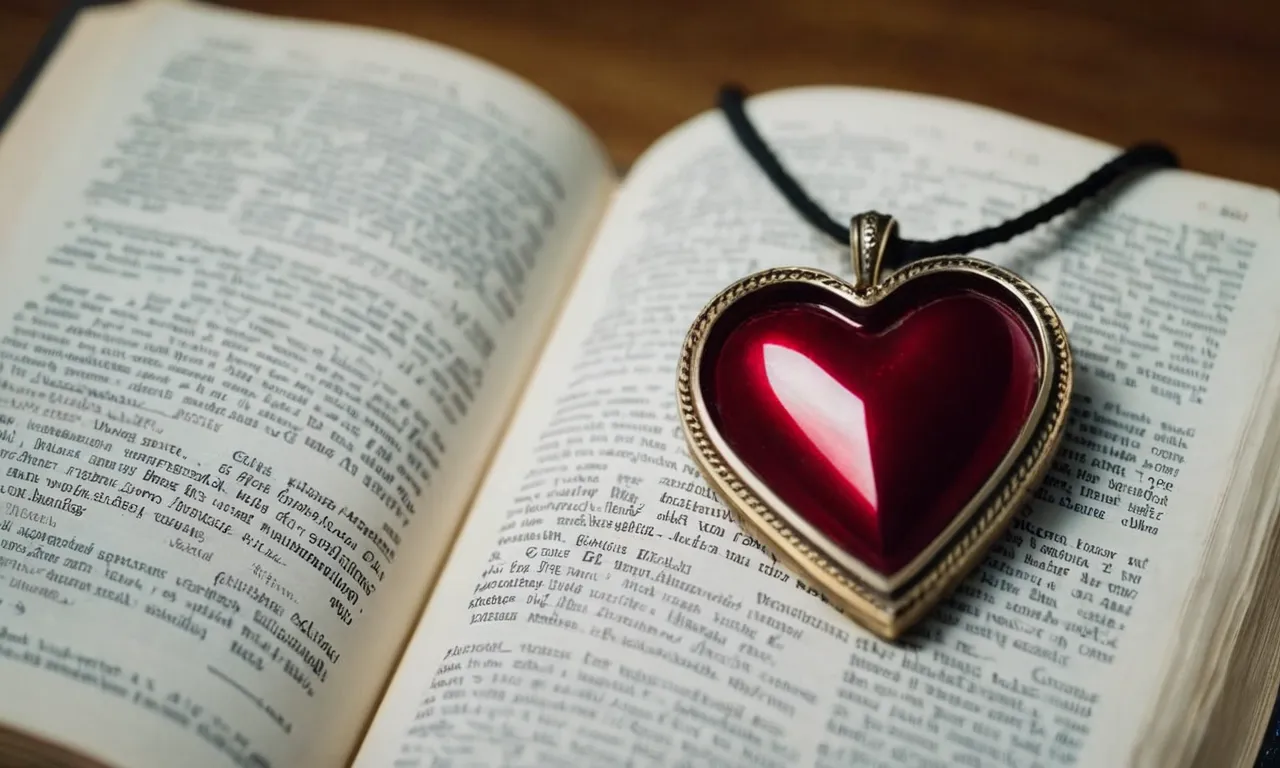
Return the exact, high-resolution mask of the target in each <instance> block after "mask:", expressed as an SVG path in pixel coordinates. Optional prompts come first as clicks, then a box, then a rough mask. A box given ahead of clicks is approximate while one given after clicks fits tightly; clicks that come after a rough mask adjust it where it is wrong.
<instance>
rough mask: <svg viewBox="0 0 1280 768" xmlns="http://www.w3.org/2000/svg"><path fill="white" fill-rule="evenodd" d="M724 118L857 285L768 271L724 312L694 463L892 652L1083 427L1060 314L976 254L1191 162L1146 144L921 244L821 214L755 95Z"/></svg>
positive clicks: (692, 344)
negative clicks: (1149, 173) (836, 246)
mask: <svg viewBox="0 0 1280 768" xmlns="http://www.w3.org/2000/svg"><path fill="white" fill-rule="evenodd" d="M719 107H720V110H721V112H722V113H723V114H724V116H725V118H726V119H727V120H728V122H729V125H730V126H731V128H732V129H733V133H734V135H735V136H736V137H737V139H738V141H739V142H740V143H741V144H742V146H743V148H744V149H745V150H746V151H747V153H748V155H749V156H750V157H751V159H752V160H754V161H755V163H756V164H757V165H758V166H759V167H760V169H761V170H762V171H763V172H764V174H765V175H766V176H767V177H768V178H769V180H770V181H772V182H773V184H774V186H775V187H777V189H778V190H779V192H781V194H782V195H783V197H784V198H785V199H786V200H787V202H788V203H789V204H790V205H791V207H792V208H794V209H795V210H796V211H797V212H798V213H799V214H800V215H801V216H802V217H804V219H805V220H807V221H808V222H809V223H810V224H812V225H813V226H814V227H816V228H818V229H819V230H821V231H822V232H824V233H826V234H827V235H828V236H829V237H831V238H832V239H834V240H836V241H837V242H840V243H843V244H848V245H849V247H850V256H851V259H852V264H853V277H852V280H844V279H842V278H840V277H837V276H835V275H832V274H828V273H826V272H822V271H820V270H816V269H810V268H807V267H799V266H797V267H783V268H774V269H767V270H764V271H762V272H757V273H755V274H752V275H749V276H747V277H745V278H743V279H741V280H739V281H738V282H736V283H734V284H733V285H730V286H729V287H727V288H725V289H724V290H723V291H721V292H720V293H719V294H718V295H717V296H715V297H714V298H713V299H712V300H711V301H710V302H709V303H708V304H707V306H706V307H705V308H704V309H703V310H702V312H701V313H700V314H699V315H698V317H697V318H696V319H695V320H694V322H693V324H692V326H691V327H690V328H689V332H688V334H687V335H686V337H685V343H684V347H683V350H682V354H681V357H680V363H679V370H678V378H677V398H678V405H679V409H680V414H681V422H682V425H683V428H684V433H685V437H686V439H687V442H688V444H689V449H690V455H691V456H692V457H693V459H694V460H695V462H696V463H697V464H698V465H699V467H700V468H701V470H702V472H703V474H704V475H705V476H706V478H707V480H708V481H709V482H710V484H711V485H712V487H713V488H714V489H715V490H716V492H717V493H718V494H719V495H720V498H721V499H722V500H723V501H724V502H725V503H726V504H727V505H728V506H729V507H730V508H731V509H732V510H733V511H734V512H735V513H736V515H737V517H738V520H739V521H740V522H741V523H742V524H743V526H744V527H745V528H746V529H747V530H748V531H749V532H750V533H752V534H753V535H754V536H756V537H757V538H758V539H759V540H760V541H761V542H762V543H763V544H764V545H766V546H767V547H768V549H769V551H770V552H772V553H773V554H774V556H775V557H776V558H777V559H779V560H781V561H783V563H785V564H787V565H789V566H790V567H791V569H792V571H793V573H794V574H795V575H796V576H798V577H800V578H802V579H803V580H804V582H805V583H807V584H809V585H811V586H812V587H814V588H815V589H816V590H817V591H818V592H819V594H821V595H822V596H823V597H824V598H825V599H826V600H827V601H828V602H830V603H831V604H833V605H834V606H836V607H837V608H838V609H840V610H841V611H843V612H844V613H846V614H847V615H849V616H851V617H852V618H853V619H854V620H855V621H857V622H859V623H860V624H862V625H863V626H864V627H866V628H868V629H870V630H871V631H873V632H874V633H876V634H877V635H879V636H881V637H883V638H886V639H893V638H896V637H898V636H899V635H900V634H902V633H903V632H905V631H907V630H908V629H909V628H910V627H911V626H913V625H914V624H915V623H916V622H917V621H919V620H920V619H921V618H922V617H923V616H925V615H927V613H928V612H929V610H930V609H931V608H932V606H934V605H935V604H936V603H937V602H938V601H939V600H941V599H942V598H943V597H945V596H946V595H947V594H949V593H950V591H951V590H952V588H954V586H955V585H956V584H957V583H958V582H959V581H960V580H961V579H962V578H963V577H964V576H965V575H966V574H967V573H969V572H970V571H971V570H972V569H973V568H974V567H975V566H976V565H977V564H978V563H979V562H981V561H982V559H983V556H984V555H985V553H986V550H987V549H988V547H989V546H990V545H991V544H992V543H994V542H995V541H996V540H997V539H998V538H999V537H1000V536H1001V535H1002V534H1003V532H1004V530H1005V528H1006V527H1007V526H1008V524H1009V523H1010V522H1011V521H1012V519H1013V516H1014V514H1015V513H1016V512H1017V510H1018V509H1019V508H1020V507H1021V506H1022V504H1023V503H1024V501H1025V500H1026V498H1027V496H1028V495H1029V494H1030V493H1031V491H1033V490H1034V488H1035V487H1036V485H1037V484H1038V483H1039V481H1040V478H1041V477H1042V476H1043V475H1044V472H1045V471H1046V470H1047V468H1048V466H1049V463H1050V460H1051V459H1052V457H1053V454H1054V451H1055V450H1056V449H1057V446H1058V443H1059V442H1060V440H1061V437H1062V432H1063V427H1064V425H1065V423H1066V414H1067V407H1068V404H1069V401H1070V396H1071V389H1072V376H1073V365H1072V357H1071V348H1070V344H1069V342H1068V339H1067V334H1066V329H1065V327H1064V325H1063V323H1062V320H1061V318H1059V316H1058V314H1057V312H1056V311H1055V310H1054V308H1053V306H1052V305H1051V304H1050V303H1049V301H1048V300H1047V299H1046V298H1045V297H1044V296H1043V295H1042V294H1041V293H1040V292H1039V291H1038V290H1037V289H1036V288H1035V287H1034V286H1032V285H1030V284H1029V283H1027V282H1026V281H1025V280H1023V279H1022V278H1020V277H1019V276H1017V275H1015V274H1014V273H1012V272H1010V271H1008V270H1006V269H1004V268H1002V267H999V266H997V265H995V264H991V263H989V262H987V261H984V260H981V259H977V258H974V257H972V256H969V255H968V254H971V253H973V252H974V251H978V250H981V249H983V248H987V247H990V246H992V245H995V244H998V243H1001V242H1005V241H1007V240H1010V239H1012V238H1013V237H1016V236H1018V235H1020V234H1023V233H1026V232H1028V231H1030V230H1032V229H1034V228H1035V227H1037V226H1040V225H1041V224H1045V223H1047V222H1049V221H1050V220H1052V219H1054V218H1055V217H1057V216H1059V215H1061V214H1063V213H1066V212H1067V211H1069V210H1071V209H1073V208H1075V207H1077V206H1079V205H1080V204H1081V203H1083V202H1085V201H1086V200H1088V199H1089V198H1091V197H1094V196H1095V195H1098V194H1099V193H1101V192H1103V191H1104V190H1106V189H1108V188H1111V187H1113V186H1114V185H1116V184H1117V183H1118V182H1120V181H1121V180H1123V179H1125V178H1127V177H1130V176H1132V175H1133V174H1135V173H1137V172H1139V171H1143V170H1151V169H1156V168H1171V167H1176V166H1177V165H1178V159H1177V156H1176V155H1175V154H1174V153H1173V152H1172V151H1171V150H1169V149H1168V148H1167V147H1164V146H1162V145H1160V144H1155V143H1144V144H1138V145H1136V146H1133V147H1131V148H1129V149H1128V150H1126V151H1124V152H1123V153H1121V154H1120V155H1118V156H1117V157H1116V158H1114V159H1113V160H1111V161H1110V162H1108V163H1106V164H1105V165H1103V166H1102V167H1101V168H1098V169H1097V170H1096V171H1094V172H1093V173H1091V174H1089V175H1088V176H1086V177H1085V178H1084V179H1083V180H1082V181H1080V182H1079V183H1078V184H1076V185H1074V186H1072V187H1071V188H1070V189H1067V190H1066V191H1064V192H1063V193H1062V194H1060V195H1057V196H1055V197H1053V198H1052V199H1050V200H1048V201H1047V202H1045V203H1044V204H1043V205H1040V206H1039V207H1037V208H1035V209H1033V210H1030V211H1028V212H1026V213H1024V214H1022V215H1021V216H1018V217H1016V218H1013V219H1010V220H1009V221H1006V222H1003V223H1001V224H998V225H996V226H993V227H989V228H986V229H981V230H978V231H976V232H971V233H969V234H965V235H959V236H956V237H949V238H946V239H942V240H937V241H917V240H907V239H904V238H902V237H901V236H900V235H899V234H898V232H897V226H896V222H895V221H894V219H893V218H892V217H891V216H888V215H886V214H883V213H878V212H866V213H861V214H858V215H855V216H853V217H852V218H851V222H850V225H849V226H848V227H846V226H843V225H841V224H840V223H839V222H837V221H836V220H834V219H833V218H831V217H830V216H829V215H828V214H827V213H826V212H825V211H823V210H822V208H821V207H820V206H819V205H818V204H817V203H816V202H814V200H813V199H812V198H811V197H809V195H808V194H807V193H806V192H805V191H804V188H803V187H802V186H801V185H800V184H799V183H798V182H797V181H796V179H795V178H794V177H793V176H792V175H791V174H790V173H788V172H787V170H786V169H785V168H783V166H782V164H781V163H780V162H779V160H778V158H777V157H776V156H775V155H774V153H773V152H772V151H771V150H770V149H769V147H768V145H767V144H766V143H765V142H764V140H763V138H761V136H760V134H759V132H757V131H756V129H755V127H754V126H753V125H752V123H751V121H750V120H749V119H748V117H747V114H746V109H745V106H744V95H743V93H742V91H741V90H740V89H738V88H734V87H727V88H725V89H723V90H722V91H721V93H720V97H719Z"/></svg>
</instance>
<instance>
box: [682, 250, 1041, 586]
mask: <svg viewBox="0 0 1280 768" xmlns="http://www.w3.org/2000/svg"><path fill="white" fill-rule="evenodd" d="M1035 338H1036V337H1035V335H1034V334H1033V333H1032V330H1031V328H1030V326H1029V324H1028V323H1027V321H1026V320H1025V319H1024V318H1023V317H1022V316H1021V315H1019V314H1018V312H1017V311H1016V310H1015V309H1014V308H1013V307H1012V305H1011V303H1010V301H1009V300H1008V298H1007V297H1005V296H1002V295H1000V293H999V291H998V290H994V289H984V288H982V287H981V286H978V287H974V286H973V285H969V284H966V283H965V281H964V279H963V277H962V276H961V277H957V278H955V279H948V278H945V277H943V276H942V275H938V276H936V277H935V279H918V280H912V281H908V282H907V283H904V284H902V285H901V286H900V287H899V288H897V289H896V290H895V291H893V293H892V294H890V296H888V297H886V298H885V299H884V300H882V301H880V302H879V303H877V304H875V305H873V306H871V307H860V306H858V305H856V304H854V303H853V302H851V301H848V300H847V299H844V298H842V297H840V296H837V295H835V294H832V293H829V292H827V291H823V290H820V289H813V288H811V287H803V286H802V287H796V286H791V287H790V288H788V287H786V286H785V285H784V286H782V287H780V288H779V289H777V290H770V289H762V290H759V291H756V292H755V293H754V294H751V295H750V296H748V297H746V298H745V299H744V300H741V301H739V302H737V303H736V304H735V305H734V307H733V308H732V309H731V311H729V312H726V313H725V315H723V316H721V317H720V318H719V319H718V320H717V322H716V327H715V328H713V329H712V331H711V332H710V333H709V334H708V338H707V345H706V346H705V347H704V349H703V354H702V360H701V376H700V381H701V385H700V386H701V389H702V394H703V398H704V400H705V402H706V403H707V407H708V411H709V414H710V419H711V422H712V424H714V426H715V429H716V430H717V431H718V432H719V433H720V435H721V437H722V438H723V440H724V441H725V443H726V444H727V446H728V447H729V448H730V450H732V451H733V453H734V454H735V455H736V456H737V457H738V459H739V460H740V461H741V462H742V463H743V464H745V466H746V467H747V468H748V469H750V470H751V472H752V473H754V474H755V475H756V476H757V477H758V478H760V480H761V481H762V482H764V483H765V484H767V485H768V487H769V488H770V489H771V490H772V491H773V493H774V494H775V495H776V496H777V497H778V498H779V499H780V500H781V501H783V502H784V503H785V504H787V505H788V506H789V507H790V508H791V509H792V510H794V511H795V512H796V513H797V514H799V515H801V516H803V517H804V519H805V520H807V521H808V522H809V523H810V524H811V525H813V526H814V527H815V528H816V529H817V530H819V531H821V532H822V533H823V534H825V535H826V536H827V537H828V538H830V539H831V540H832V542H833V543H835V544H836V545H837V546H839V547H841V548H843V549H844V550H845V551H847V552H849V553H850V554H852V555H854V556H855V557H857V558H858V559H859V560H861V561H862V562H863V563H865V564H866V565H868V566H870V567H871V568H874V569H875V570H876V571H879V572H880V573H882V574H884V575H886V576H888V575H892V574H893V573H895V572H896V571H898V570H900V569H901V568H902V567H903V566H904V565H906V564H907V563H909V562H910V561H911V560H912V559H913V558H914V557H915V556H916V555H917V554H919V553H920V552H921V551H923V550H924V549H925V548H926V547H927V546H928V545H929V543H930V542H931V541H933V540H934V539H935V538H936V537H937V536H938V535H939V534H940V533H941V532H942V531H943V529H945V528H946V526H947V524H948V523H950V522H951V520H952V519H954V518H955V516H956V515H957V514H958V513H959V512H960V511H961V510H962V509H963V508H964V506H965V505H966V504H967V503H968V502H969V501H970V500H971V499H972V498H973V497H974V495H975V494H976V493H977V492H978V491H979V490H980V489H981V487H982V485H983V484H984V483H985V482H986V481H987V479H988V478H989V477H990V476H991V475H992V473H993V472H994V471H995V470H996V469H997V467H998V466H999V465H1000V462H1001V461H1002V460H1003V459H1004V457H1005V455H1006V454H1007V453H1008V451H1009V449H1010V448H1011V447H1012V446H1013V444H1014V443H1015V441H1016V440H1017V437H1018V435H1019V433H1020V432H1021V430H1022V429H1023V427H1024V425H1025V424H1026V422H1027V420H1028V418H1029V416H1030V413H1031V410H1032V407H1033V405H1034V403H1035V399H1036V393H1037V389H1038V387H1039V377H1040V375H1041V374H1040V370H1039V364H1038V362H1037V360H1038V357H1037V353H1036V349H1037V345H1036V342H1035Z"/></svg>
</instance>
